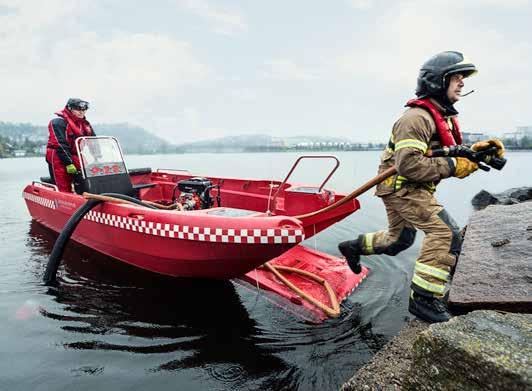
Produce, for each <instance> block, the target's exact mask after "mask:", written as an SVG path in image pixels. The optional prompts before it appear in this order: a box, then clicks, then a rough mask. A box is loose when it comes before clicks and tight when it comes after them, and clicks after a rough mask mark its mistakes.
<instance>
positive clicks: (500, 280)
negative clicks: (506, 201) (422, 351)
mask: <svg viewBox="0 0 532 391" xmlns="http://www.w3.org/2000/svg"><path fill="white" fill-rule="evenodd" d="M530 221H532V202H524V203H521V204H515V205H508V206H504V205H492V206H489V207H488V208H486V209H484V210H481V211H478V212H474V213H473V214H472V216H471V218H470V221H469V224H468V227H467V231H466V235H465V237H464V243H463V247H462V253H461V255H460V258H459V260H458V263H457V266H456V271H455V274H454V277H453V281H452V285H451V290H450V294H449V304H450V308H451V310H453V312H457V313H464V312H467V311H471V310H474V309H500V310H504V311H512V312H528V313H530V312H532V294H531V292H532V290H531V285H530V282H531V281H532V262H531V261H532V241H530V240H528V237H529V236H530V231H527V227H528V226H529V225H530ZM490 244H491V245H490Z"/></svg>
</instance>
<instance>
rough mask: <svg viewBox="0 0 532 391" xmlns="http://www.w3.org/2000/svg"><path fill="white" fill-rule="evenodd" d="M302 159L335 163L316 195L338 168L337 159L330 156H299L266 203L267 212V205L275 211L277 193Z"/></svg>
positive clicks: (338, 162)
mask: <svg viewBox="0 0 532 391" xmlns="http://www.w3.org/2000/svg"><path fill="white" fill-rule="evenodd" d="M303 159H333V160H335V161H336V164H335V166H334V167H333V169H332V170H331V172H330V173H329V175H327V177H326V178H325V180H324V181H323V182H322V183H321V185H320V187H319V188H318V193H320V192H321V190H322V189H323V186H325V184H326V183H327V182H328V181H329V179H330V178H331V176H332V175H333V174H334V172H335V171H336V169H337V168H338V166H339V165H340V161H339V160H338V158H337V157H336V156H332V155H303V156H300V157H298V158H297V160H296V161H295V163H294V164H293V165H292V168H291V169H290V171H289V172H288V174H287V175H286V178H284V180H283V181H282V182H281V184H280V185H279V186H278V188H277V191H276V192H275V194H274V195H273V198H272V200H271V202H268V210H269V205H270V204H271V205H273V208H274V209H275V200H276V199H277V196H278V195H279V192H280V191H281V189H282V188H283V186H284V185H285V183H286V181H287V180H288V178H290V176H291V175H292V173H293V172H294V170H295V168H296V166H297V165H298V164H299V162H300V161H301V160H303Z"/></svg>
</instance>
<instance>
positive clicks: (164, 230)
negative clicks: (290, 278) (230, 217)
mask: <svg viewBox="0 0 532 391" xmlns="http://www.w3.org/2000/svg"><path fill="white" fill-rule="evenodd" d="M23 196H24V198H26V199H27V200H30V201H33V202H36V203H38V204H40V205H43V206H45V207H47V208H51V209H56V205H55V202H54V201H53V200H49V199H47V198H44V197H39V196H36V195H33V194H31V193H26V192H24V193H23ZM84 219H85V220H89V221H92V222H95V223H98V224H103V225H109V226H112V227H115V228H119V229H124V230H128V231H134V232H139V233H145V234H148V235H155V236H162V237H168V238H178V239H185V240H194V241H200V242H215V243H242V244H287V243H291V244H295V243H299V242H302V241H303V240H305V233H304V231H303V230H301V229H286V228H282V229H281V228H279V229H277V228H276V229H273V228H269V229H241V228H211V227H193V226H188V225H177V224H167V223H157V222H154V221H148V220H137V219H134V218H130V217H125V216H118V215H113V214H109V213H102V212H96V211H93V210H91V211H90V212H89V213H87V215H85V217H84Z"/></svg>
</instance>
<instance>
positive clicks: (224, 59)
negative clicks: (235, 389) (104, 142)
mask: <svg viewBox="0 0 532 391" xmlns="http://www.w3.org/2000/svg"><path fill="white" fill-rule="evenodd" d="M531 21H532V1H531V0H462V1H456V2H453V1H434V0H410V1H379V0H375V1H374V0H336V1H335V0H322V1H318V0H268V1H259V0H256V1H250V0H248V1H237V0H234V1H224V0H159V1H158V0H152V1H150V2H148V1H131V0H130V1H112V0H84V1H76V0H45V1H40V0H0V76H1V86H2V93H1V94H0V100H1V101H0V121H10V122H31V123H34V124H39V125H44V124H46V123H47V122H48V121H49V120H50V118H51V117H52V116H53V112H54V111H56V110H58V109H60V108H62V107H63V106H64V104H65V102H66V100H67V99H68V98H69V97H81V98H83V99H86V100H88V101H89V102H90V103H91V109H90V110H89V112H88V115H87V117H88V119H89V120H90V121H91V122H92V123H93V124H94V123H101V122H129V123H132V124H135V125H139V126H142V127H144V128H146V129H148V130H150V131H152V132H154V133H156V134H158V135H160V136H161V137H163V138H165V139H168V140H171V141H173V142H175V143H179V142H183V141H192V140H199V139H207V138H213V137H217V136H226V135H239V134H251V133H266V134H271V135H275V136H283V135H284V136H291V135H301V134H309V135H331V136H341V137H347V138H349V139H351V140H353V141H385V140H386V139H387V138H388V135H389V132H390V129H391V126H392V124H393V122H394V121H395V119H396V118H397V117H398V115H400V113H401V112H402V110H403V105H404V103H405V101H406V100H408V99H409V98H411V97H413V94H414V89H415V83H416V77H417V72H418V70H419V67H420V65H421V64H422V63H423V62H424V61H425V60H426V59H427V58H428V57H430V56H431V55H432V54H434V53H437V52H439V51H443V50H458V51H462V52H464V53H465V54H466V56H467V57H468V58H469V59H470V60H471V61H473V62H474V63H475V64H476V65H477V67H478V69H479V70H480V72H479V74H478V76H475V77H473V78H471V79H467V80H466V87H465V90H469V89H471V88H474V89H475V90H476V92H475V93H474V94H472V95H470V96H468V97H465V98H464V99H463V100H462V101H461V102H459V103H458V104H457V109H458V110H459V111H460V112H461V121H462V126H463V128H464V129H465V130H468V131H484V132H488V133H493V134H500V133H502V132H503V131H512V130H514V128H515V127H516V126H522V125H532V23H531ZM96 130H97V129H96Z"/></svg>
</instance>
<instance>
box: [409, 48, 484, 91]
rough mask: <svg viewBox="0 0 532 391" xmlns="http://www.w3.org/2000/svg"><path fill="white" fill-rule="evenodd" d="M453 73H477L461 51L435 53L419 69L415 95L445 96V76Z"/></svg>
mask: <svg viewBox="0 0 532 391" xmlns="http://www.w3.org/2000/svg"><path fill="white" fill-rule="evenodd" d="M455 73H461V74H462V75H464V77H469V76H471V75H473V74H474V73H477V68H476V67H475V65H474V64H472V63H470V62H469V61H467V60H466V59H465V57H464V55H463V54H462V53H459V52H441V53H438V54H436V55H435V56H433V57H431V58H430V59H429V60H428V61H426V62H425V63H424V64H423V65H422V66H421V69H420V70H419V76H418V77H417V88H416V95H417V96H418V97H420V98H424V97H429V96H430V97H440V96H445V94H446V92H447V87H448V86H449V84H448V83H449V79H448V78H447V76H450V75H452V74H455Z"/></svg>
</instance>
